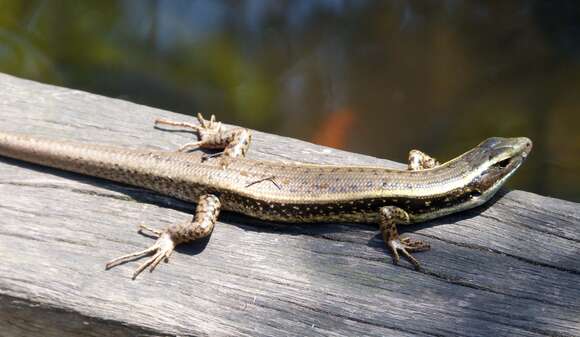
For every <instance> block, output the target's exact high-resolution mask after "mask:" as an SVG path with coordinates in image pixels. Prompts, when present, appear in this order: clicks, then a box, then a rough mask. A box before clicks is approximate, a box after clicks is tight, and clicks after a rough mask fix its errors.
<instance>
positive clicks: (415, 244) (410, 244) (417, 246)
mask: <svg viewBox="0 0 580 337" xmlns="http://www.w3.org/2000/svg"><path fill="white" fill-rule="evenodd" d="M387 246H388V247H389V249H390V251H391V254H392V256H393V264H399V259H400V258H399V251H400V252H401V253H402V254H403V256H405V258H406V259H407V260H409V262H411V264H412V265H413V267H415V269H416V270H421V265H420V264H419V261H417V259H415V258H414V257H413V255H411V253H410V252H420V251H424V250H428V249H429V248H430V246H429V244H427V243H424V242H423V241H420V240H412V239H411V238H401V239H395V240H389V241H388V242H387Z"/></svg>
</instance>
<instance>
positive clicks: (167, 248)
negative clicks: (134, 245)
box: [106, 225, 175, 279]
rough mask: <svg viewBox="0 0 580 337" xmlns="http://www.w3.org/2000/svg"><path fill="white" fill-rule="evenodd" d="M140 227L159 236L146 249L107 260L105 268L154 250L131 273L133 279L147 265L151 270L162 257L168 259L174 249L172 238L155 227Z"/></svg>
mask: <svg viewBox="0 0 580 337" xmlns="http://www.w3.org/2000/svg"><path fill="white" fill-rule="evenodd" d="M141 228H142V229H145V230H148V231H151V232H153V233H154V234H156V235H158V236H159V238H158V239H157V241H155V243H154V244H153V245H152V246H151V247H149V248H147V249H144V250H142V251H139V252H135V253H130V254H127V255H123V256H121V257H118V258H116V259H113V260H111V261H109V262H108V263H107V264H106V269H110V268H112V267H114V266H116V265H119V264H121V263H125V262H128V261H130V260H133V259H136V258H139V257H142V256H145V255H147V254H150V253H153V252H154V253H155V254H154V255H153V256H152V257H151V258H149V259H148V260H147V261H145V262H144V263H142V264H141V265H140V266H139V267H138V268H137V269H136V270H135V272H134V273H133V279H135V278H137V276H138V275H139V274H141V272H142V271H143V270H145V269H146V268H147V267H149V266H151V268H150V271H153V270H155V267H157V265H158V264H159V262H161V261H162V260H163V259H165V260H168V259H169V257H170V256H171V254H172V253H173V250H174V249H175V243H174V242H173V240H172V239H171V237H170V236H169V234H167V233H164V232H162V231H160V230H157V229H153V228H149V227H147V226H145V225H141Z"/></svg>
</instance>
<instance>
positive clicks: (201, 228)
mask: <svg viewBox="0 0 580 337" xmlns="http://www.w3.org/2000/svg"><path fill="white" fill-rule="evenodd" d="M220 206H221V205H220V201H219V199H218V198H217V197H216V196H215V195H212V194H206V195H202V196H201V197H199V200H198V204H197V208H196V212H195V216H194V217H193V220H192V221H187V222H184V223H180V224H174V225H171V226H169V227H167V228H166V229H164V230H157V229H152V228H149V227H147V226H144V225H141V229H145V230H147V231H149V232H151V233H152V234H153V235H154V236H156V237H157V241H155V243H154V244H153V245H152V246H151V247H149V248H147V249H144V250H141V251H138V252H135V253H130V254H127V255H123V256H121V257H118V258H116V259H113V260H111V261H109V262H108V263H107V264H106V269H110V268H112V267H114V266H117V265H119V264H122V263H125V262H128V261H131V260H134V259H137V258H140V257H143V256H145V255H149V254H153V255H152V256H151V257H150V258H149V259H147V260H146V261H145V262H143V263H142V264H141V265H139V267H138V268H137V269H136V270H135V272H134V273H133V279H135V278H136V277H137V276H138V275H139V274H140V273H141V272H142V271H143V270H145V269H146V268H147V267H149V268H150V269H149V270H150V271H153V270H155V268H156V267H157V265H158V264H159V263H160V262H161V261H163V260H165V261H167V260H168V259H169V257H170V256H171V254H172V253H173V250H174V249H175V247H176V246H177V245H179V244H181V243H185V242H189V241H193V240H197V239H201V238H203V237H206V236H208V235H210V234H211V232H212V230H213V227H214V225H215V222H216V220H217V217H218V215H219V211H220Z"/></svg>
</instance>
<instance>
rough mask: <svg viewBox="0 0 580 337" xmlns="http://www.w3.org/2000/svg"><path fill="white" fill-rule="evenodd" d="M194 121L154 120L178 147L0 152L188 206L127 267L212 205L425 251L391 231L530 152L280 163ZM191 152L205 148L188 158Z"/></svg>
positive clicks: (456, 205)
mask: <svg viewBox="0 0 580 337" xmlns="http://www.w3.org/2000/svg"><path fill="white" fill-rule="evenodd" d="M197 119H198V123H189V122H176V121H172V120H167V119H157V120H156V121H155V124H156V125H164V126H166V127H180V128H186V129H188V130H191V131H193V132H194V133H196V134H197V137H198V140H197V141H195V142H191V143H187V144H185V145H183V146H182V147H181V148H179V149H178V150H177V151H159V150H149V149H127V148H121V147H115V146H111V145H99V144H86V143H81V142H72V141H67V140H53V139H48V138H39V137H32V136H30V135H26V134H19V133H7V132H0V156H5V157H10V158H14V159H18V160H23V161H26V162H31V163H35V164H40V165H45V166H49V167H53V168H57V169H62V170H66V171H71V172H76V173H80V174H84V175H89V176H94V177H99V178H104V179H108V180H112V181H115V182H120V183H125V184H129V185H134V186H138V187H142V188H147V189H150V190H153V191H155V192H158V193H161V194H164V195H168V196H170V197H175V198H177V199H181V200H184V201H187V202H192V203H195V204H196V205H197V206H196V209H195V214H194V215H193V217H192V218H191V219H189V220H187V221H184V222H181V223H177V224H173V225H170V226H168V227H167V228H164V229H155V228H151V227H149V226H146V225H141V226H140V231H148V232H149V233H151V234H152V235H153V236H154V237H155V238H156V241H155V242H154V244H153V245H151V246H150V247H148V248H146V249H144V250H141V251H138V252H135V253H130V254H126V255H123V256H121V257H118V258H115V259H113V260H111V261H109V262H108V263H107V264H106V268H107V269H109V268H112V267H114V266H117V265H119V264H122V263H125V262H128V261H131V260H134V259H138V258H142V257H145V256H150V257H149V258H148V259H147V260H145V261H144V262H143V263H141V264H140V265H139V266H138V268H137V269H136V270H135V272H134V273H133V279H135V278H136V277H137V276H138V275H139V274H140V273H141V272H142V271H143V270H145V269H146V268H149V270H150V271H153V270H154V269H155V268H156V267H157V265H158V264H159V263H160V262H161V261H168V260H169V257H170V256H171V254H172V253H173V251H174V249H175V247H176V246H177V245H179V244H183V243H186V242H189V241H193V240H197V239H201V238H204V237H207V236H209V235H210V234H211V232H212V230H213V228H214V225H215V223H216V221H217V219H218V216H219V213H220V211H222V210H224V211H232V212H238V213H242V214H245V215H247V216H250V217H255V218H258V219H261V220H268V221H279V222H289V223H298V222H306V223H315V222H347V223H374V224H378V227H379V230H380V233H381V234H382V237H383V239H384V241H385V244H386V247H387V248H388V250H389V252H390V254H391V256H392V261H393V263H394V264H398V263H399V260H400V255H403V256H404V257H405V258H406V259H407V260H408V261H409V262H410V263H411V264H412V265H413V267H414V268H415V269H417V270H419V269H420V268H421V265H420V264H419V262H418V261H417V259H416V258H415V257H414V256H413V255H412V254H411V253H414V252H420V251H426V250H429V249H430V245H429V244H428V243H427V242H424V241H422V240H417V239H412V238H410V237H401V236H399V233H398V230H397V225H408V224H412V223H418V222H423V221H427V220H431V219H434V218H438V217H442V216H445V215H448V214H451V213H454V212H459V211H463V210H466V209H470V208H473V207H476V206H479V205H482V204H483V203H485V202H487V201H488V200H489V199H490V198H491V197H492V196H493V195H494V194H495V193H496V192H497V191H498V189H499V188H500V187H501V186H502V185H503V184H504V182H505V181H506V180H507V179H508V178H509V177H510V176H511V175H512V174H513V173H514V172H515V171H516V170H517V169H518V168H519V167H520V165H521V164H522V163H523V162H524V160H525V159H526V157H527V156H528V154H529V153H530V151H531V149H532V142H531V140H530V139H528V138H525V137H516V138H500V137H492V138H488V139H486V140H484V141H483V142H481V143H480V144H478V145H477V146H475V147H474V148H472V149H471V150H469V151H467V152H465V153H464V154H462V155H460V156H458V157H456V158H454V159H452V160H450V161H447V162H445V163H439V162H438V161H437V160H436V159H434V158H433V157H431V156H429V155H427V154H426V153H424V152H422V151H419V150H411V151H410V152H409V158H408V159H409V160H408V168H407V169H400V170H397V169H389V168H384V167H372V166H353V165H349V166H341V165H318V164H307V163H279V162H270V161H264V160H255V159H250V158H247V157H246V153H247V151H248V149H249V147H250V143H251V138H252V132H251V131H250V130H248V129H246V128H240V127H236V128H226V127H225V126H224V125H222V123H221V122H216V120H215V116H214V115H212V116H211V118H210V119H209V120H206V119H204V117H203V116H202V115H201V114H198V115H197ZM196 149H213V150H217V151H218V152H216V153H213V154H203V155H199V154H197V155H194V153H195V151H194V152H192V150H196Z"/></svg>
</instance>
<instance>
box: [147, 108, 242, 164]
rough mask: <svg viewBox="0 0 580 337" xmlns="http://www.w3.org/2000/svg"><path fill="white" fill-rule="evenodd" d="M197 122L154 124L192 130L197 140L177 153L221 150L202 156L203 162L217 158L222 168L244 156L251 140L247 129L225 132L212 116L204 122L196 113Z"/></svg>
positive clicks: (161, 121)
mask: <svg viewBox="0 0 580 337" xmlns="http://www.w3.org/2000/svg"><path fill="white" fill-rule="evenodd" d="M197 120H198V122H199V125H196V124H192V123H186V122H176V121H170V120H167V119H157V120H156V121H155V124H156V125H158V124H165V125H171V126H177V127H185V128H189V129H192V130H194V131H195V133H196V134H197V135H198V137H199V140H198V141H196V142H191V143H187V144H185V145H183V146H181V147H180V148H179V149H178V151H180V152H186V151H189V150H192V149H195V148H204V149H213V150H222V152H218V153H214V154H208V155H205V156H203V160H208V159H211V158H214V157H219V158H220V164H221V166H222V167H223V168H225V167H227V166H228V165H229V164H230V163H231V162H232V160H234V159H235V158H238V157H244V156H245V155H246V153H247V152H248V148H249V147H250V142H251V139H252V134H251V132H250V131H249V130H248V129H244V128H235V129H230V130H226V129H225V128H224V126H223V125H222V123H221V122H216V120H215V116H214V115H211V118H210V119H209V120H206V119H205V118H203V116H202V115H201V113H198V114H197Z"/></svg>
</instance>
